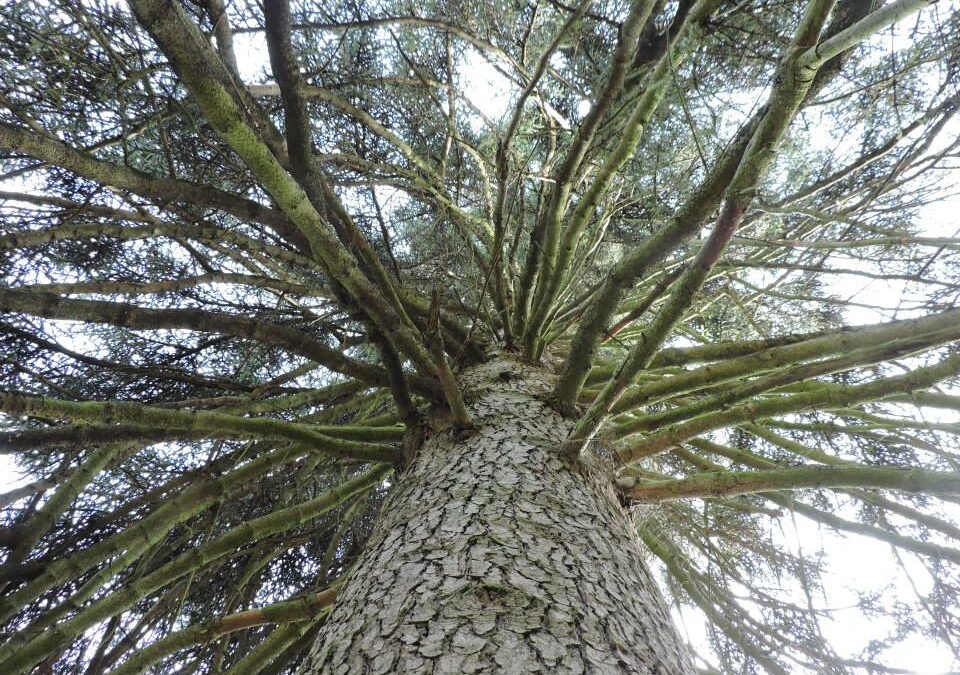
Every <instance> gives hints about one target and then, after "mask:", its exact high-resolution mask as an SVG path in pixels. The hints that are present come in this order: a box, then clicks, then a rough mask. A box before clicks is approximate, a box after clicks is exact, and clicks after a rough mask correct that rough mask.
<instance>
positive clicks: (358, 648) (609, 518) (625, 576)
mask: <svg viewBox="0 0 960 675" xmlns="http://www.w3.org/2000/svg"><path fill="white" fill-rule="evenodd" d="M551 380H552V376H551V375H550V374H549V373H548V372H547V371H546V370H543V369H538V368H532V367H530V366H524V365H521V364H519V363H517V362H516V361H514V360H512V359H508V358H506V357H505V356H499V357H497V358H496V359H494V360H493V361H491V362H488V363H485V364H483V365H481V366H477V367H475V368H472V369H470V370H468V371H466V372H465V373H464V374H463V375H462V377H461V382H462V385H463V390H464V393H465V398H466V400H467V401H468V404H469V409H470V414H471V418H472V421H473V423H474V425H475V426H476V427H477V431H476V433H474V434H473V435H472V436H470V437H468V438H466V439H465V440H461V441H456V440H454V439H453V438H452V437H451V436H450V434H449V433H448V432H438V433H436V434H434V435H433V436H431V437H429V438H428V439H427V440H426V441H425V442H424V444H423V446H422V447H421V449H420V452H419V453H418V454H417V456H416V458H415V459H414V460H413V462H412V463H411V465H410V466H409V468H408V469H407V470H406V472H404V473H403V474H402V475H401V476H400V478H399V482H398V484H397V485H396V487H395V488H394V490H393V492H392V494H391V495H390V497H389V498H388V499H387V501H386V503H385V504H384V507H383V511H382V515H381V519H380V521H379V523H378V525H377V527H376V528H375V530H374V532H373V534H372V536H371V539H370V542H369V544H368V547H367V549H366V551H365V553H364V555H363V556H362V558H361V560H360V562H359V564H358V568H357V570H356V572H355V573H354V575H353V576H352V578H351V579H350V580H349V582H348V583H347V586H346V587H345V589H344V590H343V592H342V593H341V594H340V597H339V598H338V602H337V606H336V608H335V609H334V611H333V613H332V614H331V616H330V618H329V621H328V622H327V625H326V627H325V628H324V630H323V632H322V633H321V634H320V635H319V637H318V641H317V644H316V645H315V646H314V649H313V652H312V653H311V655H310V657H309V658H308V659H307V661H306V663H305V664H304V666H303V667H302V669H301V673H305V674H307V673H309V674H311V675H312V674H313V673H351V674H353V673H371V674H377V673H479V672H497V673H584V672H591V673H651V674H652V673H657V674H660V675H675V674H681V675H684V674H689V673H692V672H693V668H692V665H691V661H690V658H689V655H688V654H687V651H686V649H685V648H684V646H683V645H682V644H681V642H680V639H679V637H678V635H677V633H676V630H675V628H674V626H673V624H672V622H671V620H670V616H669V613H668V611H667V608H666V605H665V603H664V601H663V599H662V597H661V595H660V592H659V589H658V587H657V585H656V582H655V581H654V579H653V578H652V577H651V575H650V573H649V572H648V570H647V568H646V566H645V565H644V562H643V560H642V558H641V552H640V544H639V542H638V540H637V538H636V535H635V534H634V532H633V528H632V527H631V524H630V520H629V517H628V515H627V514H626V513H624V511H623V509H622V508H621V507H620V505H619V503H618V501H617V499H616V496H615V494H614V492H613V489H612V487H611V483H610V480H609V472H607V476H608V478H606V479H604V478H602V477H601V476H602V473H601V472H600V471H594V470H589V469H587V468H585V467H583V466H581V467H578V468H573V467H571V466H570V465H569V464H568V463H567V462H566V461H564V460H563V459H561V458H560V456H559V455H558V454H557V452H556V448H557V447H558V446H559V444H560V443H561V441H562V440H563V439H564V437H565V436H566V434H567V432H568V431H569V429H570V424H569V422H567V421H566V420H564V419H563V418H562V417H560V416H559V415H558V414H557V413H556V412H554V411H553V410H552V409H551V408H550V407H549V406H548V405H547V404H546V402H545V398H546V395H547V393H548V392H549V391H550V390H551V385H552V382H551Z"/></svg>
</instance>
